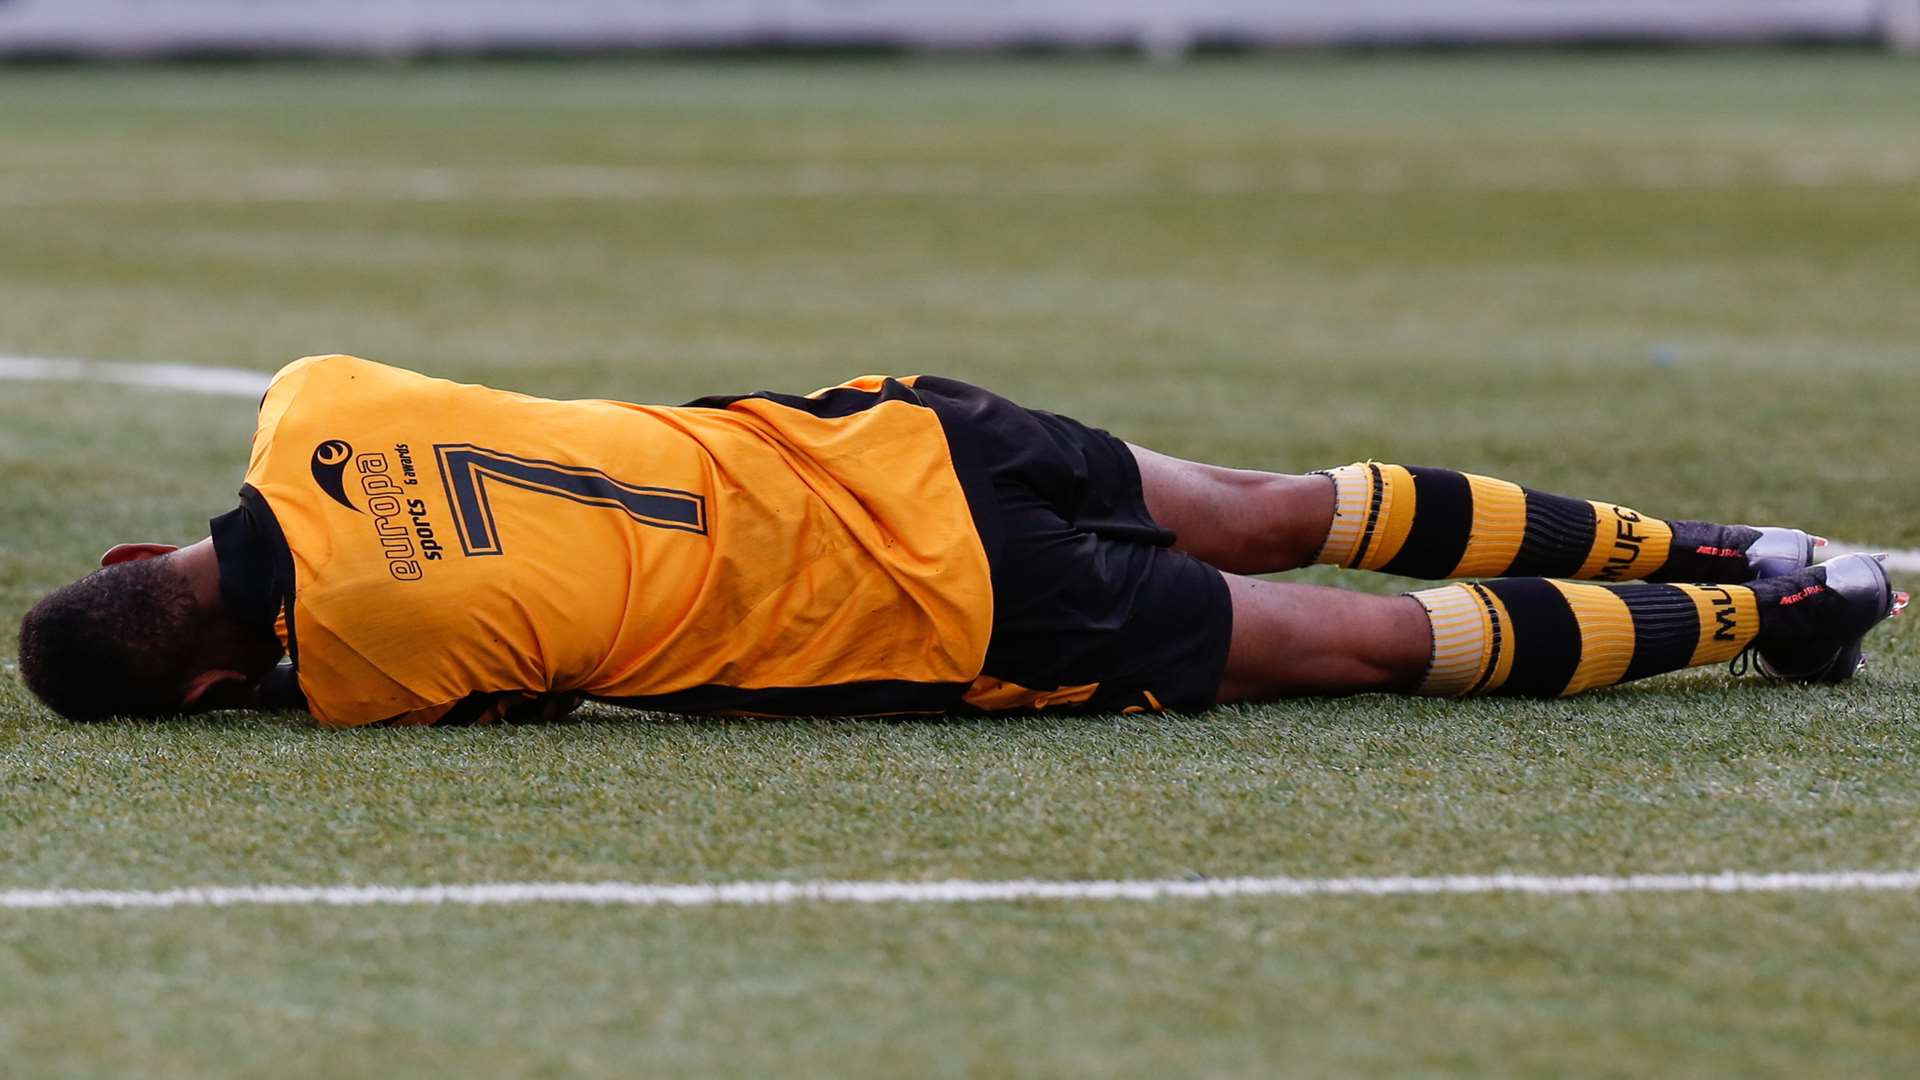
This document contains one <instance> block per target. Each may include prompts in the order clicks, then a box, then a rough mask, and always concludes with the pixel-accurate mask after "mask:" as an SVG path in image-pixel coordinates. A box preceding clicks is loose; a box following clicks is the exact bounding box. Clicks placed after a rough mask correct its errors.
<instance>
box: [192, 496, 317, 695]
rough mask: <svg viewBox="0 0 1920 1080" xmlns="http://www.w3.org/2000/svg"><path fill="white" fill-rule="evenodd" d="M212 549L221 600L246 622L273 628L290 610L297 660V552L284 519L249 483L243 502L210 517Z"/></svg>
mask: <svg viewBox="0 0 1920 1080" xmlns="http://www.w3.org/2000/svg"><path fill="white" fill-rule="evenodd" d="M207 526H208V529H209V531H210V533H211V535H212V536H213V555H214V559H215V561H216V562H218V563H219V565H220V602H221V603H222V604H224V605H225V606H226V608H227V610H228V611H229V612H231V613H232V614H233V615H234V617H235V618H237V619H239V620H240V621H241V622H242V623H245V624H246V625H248V626H254V627H260V628H263V629H265V630H266V631H267V632H268V633H273V632H274V623H275V621H276V620H277V619H278V618H279V616H280V614H281V612H283V611H284V612H285V613H286V616H287V653H288V655H289V656H291V657H293V658H294V660H295V662H296V663H297V662H298V660H299V653H298V652H296V651H295V650H294V643H293V555H292V553H291V552H290V551H288V549H287V541H286V538H285V537H284V536H283V535H282V534H281V532H280V522H279V521H278V520H277V519H276V518H275V517H274V516H273V510H272V509H271V508H269V507H268V506H267V501H266V500H265V499H264V498H262V497H261V496H260V493H259V492H258V491H256V490H254V488H253V486H252V485H251V484H247V485H242V486H241V488H240V505H239V506H236V507H234V508H233V509H232V510H229V511H227V512H226V513H224V514H221V515H220V516H219V517H216V518H214V519H212V520H211V521H209V522H207Z"/></svg>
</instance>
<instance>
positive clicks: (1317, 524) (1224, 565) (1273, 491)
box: [1127, 443, 1334, 574]
mask: <svg viewBox="0 0 1920 1080" xmlns="http://www.w3.org/2000/svg"><path fill="white" fill-rule="evenodd" d="M1127 448H1128V449H1129V450H1131V451H1132V452H1133V459H1134V462H1135V463H1136V464H1138V465H1139V466H1140V492H1141V496H1142V497H1143V498H1144V500H1145V502H1146V506H1147V513H1149V514H1151V515H1153V520H1155V521H1157V522H1159V523H1160V524H1161V525H1164V526H1166V527H1167V528H1168V529H1171V530H1173V532H1174V534H1175V535H1176V536H1177V537H1178V539H1177V540H1175V541H1174V547H1175V549H1177V550H1180V551H1184V552H1186V553H1187V554H1189V555H1192V556H1193V557H1194V558H1196V559H1199V560H1200V561H1201V562H1204V563H1207V564H1209V565H1212V566H1216V567H1218V568H1220V569H1222V570H1225V571H1227V572H1228V573H1232V574H1270V573H1277V572H1279V571H1281V570H1293V569H1296V568H1298V567H1302V566H1307V565H1309V564H1311V563H1312V562H1313V558H1314V556H1315V555H1316V554H1317V553H1318V552H1319V551H1320V549H1321V548H1322V547H1324V546H1326V542H1327V531H1328V529H1329V528H1330V527H1331V525H1332V523H1333V508H1334V482H1333V480H1332V479H1331V478H1330V477H1328V476H1326V475H1324V474H1319V473H1315V474H1310V475H1306V476H1295V475H1290V474H1286V473H1269V472H1256V471H1254V470H1252V469H1229V468H1225V467H1223V466H1219V465H1206V464H1202V463H1201V462H1197V461H1185V460H1182V459H1180V458H1177V457H1170V456H1168V455H1166V454H1162V453H1157V452H1155V451H1153V450H1148V449H1146V448H1145V447H1142V446H1134V445H1133V444H1131V443H1129V444H1127Z"/></svg>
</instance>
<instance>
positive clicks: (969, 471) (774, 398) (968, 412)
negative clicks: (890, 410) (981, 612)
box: [683, 375, 1024, 565]
mask: <svg viewBox="0 0 1920 1080" xmlns="http://www.w3.org/2000/svg"><path fill="white" fill-rule="evenodd" d="M922 388H925V389H926V390H927V394H926V395H925V396H924V397H923V396H922V395H921V394H920V392H919V391H920V390H921V389H922ZM751 398H758V399H760V400H762V401H771V402H773V403H774V404H776V405H785V406H786V407H788V408H790V409H798V410H800V411H801V412H804V413H807V414H808V415H810V416H817V417H819V418H821V419H823V420H837V419H839V418H841V417H845V416H853V415H855V414H857V413H862V412H865V411H867V410H868V409H871V408H873V407H874V406H876V405H879V404H881V403H882V402H887V401H904V402H906V403H908V404H910V405H915V406H918V407H920V408H924V409H928V410H930V411H931V412H932V413H933V414H934V416H936V417H938V418H939V420H940V430H941V433H942V434H944V435H945V436H946V437H947V452H948V453H949V454H951V455H952V457H953V471H954V474H955V475H956V476H958V477H959V478H960V489H961V491H963V492H965V493H966V496H967V511H968V512H969V513H970V514H971V515H972V517H973V527H974V529H975V530H977V531H978V532H979V533H980V543H981V545H982V546H983V547H985V548H986V550H987V561H988V562H989V563H990V564H994V565H998V562H999V559H1000V550H1001V547H1002V544H1003V540H1002V537H1003V533H1004V530H1003V529H1002V527H1001V524H1000V512H999V510H998V509H997V507H996V504H995V501H994V493H993V479H992V471H991V470H990V468H989V466H988V461H987V455H986V452H985V451H984V450H983V448H982V447H981V445H980V443H981V440H980V437H979V435H978V433H977V432H975V430H974V425H975V424H980V423H993V422H996V419H995V418H996V417H997V416H1001V415H1004V413H1003V410H1004V409H1006V408H1018V406H1014V405H1013V404H1012V403H1011V402H1008V401H1006V400H1005V399H1004V398H1000V397H998V396H996V395H994V394H991V393H988V392H987V391H985V390H981V389H980V388H979V387H976V386H972V385H969V384H967V383H963V382H959V381H957V380H954V379H943V378H939V377H937V376H933V375H922V376H920V377H918V378H916V379H915V380H914V385H913V386H908V385H907V384H906V383H903V382H901V381H900V380H898V379H886V380H883V381H882V382H881V384H880V389H879V390H859V389H855V388H853V387H848V386H837V387H834V388H833V389H831V390H828V391H827V392H825V393H823V394H821V395H820V396H819V397H806V396H803V395H800V394H776V393H774V392H772V391H770V390H762V391H760V392H758V393H754V394H731V395H719V396H714V397H703V398H695V399H694V400H692V401H689V402H687V403H686V405H685V406H683V407H684V408H688V409H724V408H726V407H728V406H730V405H732V404H734V403H735V402H738V401H746V400H748V399H751ZM1022 411H1024V410H1022Z"/></svg>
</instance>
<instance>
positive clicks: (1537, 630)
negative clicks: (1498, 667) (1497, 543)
mask: <svg viewBox="0 0 1920 1080" xmlns="http://www.w3.org/2000/svg"><path fill="white" fill-rule="evenodd" d="M1485 588H1486V589H1487V590H1488V591H1489V592H1492V593H1493V594H1494V595H1495V596H1498V597H1499V598H1500V603H1501V605H1502V606H1504V607H1505V608H1506V609H1507V618H1508V619H1509V620H1510V621H1511V629H1512V634H1513V673H1512V674H1511V675H1508V676H1507V681H1506V684H1505V685H1503V686H1502V687H1500V689H1499V690H1497V691H1495V693H1500V694H1519V695H1529V696H1534V697H1558V696H1559V695H1560V693H1561V691H1563V690H1565V689H1566V688H1567V683H1569V682H1571V681H1572V680H1573V673H1574V671H1576V670H1577V669H1578V668H1579V667H1580V651H1581V650H1580V620H1579V619H1578V618H1577V617H1576V616H1575V615H1574V613H1573V608H1572V607H1571V606H1569V605H1568V604H1567V598H1566V597H1565V596H1562V595H1561V593H1560V590H1559V589H1556V588H1554V587H1553V584H1552V583H1551V582H1547V581H1542V580H1540V579H1538V578H1506V579H1503V580H1500V581H1493V582H1488V583H1487V584H1486V586H1485Z"/></svg>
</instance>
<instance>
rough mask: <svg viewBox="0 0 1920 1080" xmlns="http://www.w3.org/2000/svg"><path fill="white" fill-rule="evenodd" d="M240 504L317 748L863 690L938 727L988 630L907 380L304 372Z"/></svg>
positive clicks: (973, 551)
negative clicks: (890, 690) (518, 378)
mask: <svg viewBox="0 0 1920 1080" xmlns="http://www.w3.org/2000/svg"><path fill="white" fill-rule="evenodd" d="M246 485H247V487H246V489H243V509H244V510H245V511H246V512H247V513H249V514H251V515H253V516H254V517H257V518H261V519H263V520H260V521H255V522H253V523H252V524H251V528H252V529H253V530H254V532H256V533H257V534H259V535H261V536H266V537H270V538H272V546H273V547H274V552H273V557H272V559H271V560H267V561H269V562H277V565H279V566H280V567H283V568H284V569H283V570H281V571H280V573H279V576H281V577H284V578H285V579H286V580H284V581H282V582H281V586H282V587H283V589H284V593H283V594H282V595H280V596H279V597H277V598H276V600H275V601H274V605H273V606H274V607H275V608H276V609H277V611H278V617H279V630H280V633H281V635H282V639H283V641H284V642H285V643H286V644H287V646H288V648H289V652H290V654H291V655H292V657H293V659H294V663H295V667H296V669H297V673H298V680H299V685H300V689H301V690H302V691H303V692H304V694H305V696H306V699H307V704H308V708H309V709H310V710H311V711H312V713H313V715H314V716H315V717H316V718H317V719H318V721H319V722H320V723H322V724H327V725H336V726H348V725H358V724H368V723H373V722H376V721H381V720H396V721H399V722H413V723H430V722H433V721H434V720H437V719H440V718H442V717H444V716H446V715H447V714H448V713H449V711H450V710H455V709H456V708H457V707H458V706H459V705H460V704H461V703H462V702H466V701H472V700H474V699H475V696H476V695H519V694H535V695H537V694H548V693H577V694H585V695H589V696H593V697H598V698H611V699H620V700H626V701H633V702H636V703H648V702H660V703H662V704H667V705H673V706H678V707H692V708H737V709H741V710H743V711H762V710H760V709H758V708H756V707H755V702H757V701H764V700H781V699H779V698H778V696H777V695H778V692H790V691H806V690H809V689H821V690H826V689H829V688H846V687H849V686H858V685H861V684H869V683H886V684H890V685H894V686H898V685H900V684H903V683H904V684H919V685H923V686H924V687H926V688H927V690H928V691H929V692H928V694H927V695H926V699H927V701H928V702H929V707H936V708H937V707H939V706H940V704H941V703H942V702H944V701H946V700H947V699H948V697H949V696H951V698H953V699H954V700H957V699H958V696H959V694H960V693H961V692H962V691H964V690H965V689H966V687H967V685H968V684H969V683H971V682H972V681H973V680H974V679H975V678H976V676H978V675H979V674H980V672H981V667H982V662H983V658H984V656H985V654H986V649H987V641H988V635H989V631H990V629H991V625H992V620H993V600H992V590H991V584H990V573H989V568H988V559H987V553H986V550H985V548H984V546H983V544H982V541H981V537H980V532H979V530H978V529H977V528H976V527H975V523H974V519H973V517H972V514H971V511H970V508H969V503H968V498H967V495H966V492H965V490H964V488H963V483H962V479H961V476H960V474H959V472H958V471H957V470H956V466H955V464H954V458H953V453H952V451H951V450H950V449H949V445H948V440H947V438H946V435H945V433H944V431H943V428H942V424H941V419H940V417H939V415H938V414H936V412H935V411H934V410H933V409H931V408H929V407H927V406H926V405H925V404H924V403H922V402H921V401H919V400H918V399H916V397H915V396H914V393H913V390H912V385H911V380H907V381H897V380H892V379H882V378H879V377H868V378H863V379H859V380H855V381H854V382H852V383H848V384H845V385H844V386H842V387H837V388H830V389H828V390H823V391H819V392H816V393H815V394H813V395H809V396H808V397H806V398H781V397H777V396H772V395H756V396H751V397H744V398H735V399H712V400H711V401H703V402H700V403H696V404H695V405H693V406H686V407H677V408H669V407H661V406H652V405H634V404H628V403H625V402H618V401H550V400H546V399H542V398H535V397H528V396H526V395H522V394H515V393H508V392H505V391H499V390H492V389H488V388H486V387H482V386H471V385H464V384H459V383H453V382H448V381H445V380H441V379H432V378H428V377H426V376H423V375H418V374H415V373H413V372H409V371H403V370H400V369H398V368H392V367H386V366H383V365H380V364H375V363H372V362H370V361H366V360H361V359H357V358H354V357H350V356H319V357H309V358H307V359H304V360H300V361H296V362H295V363H293V364H290V365H288V366H287V367H286V368H284V369H283V370H282V371H281V372H280V373H279V374H278V375H277V376H275V378H274V381H273V384H272V386H271V387H270V388H269V389H268V391H267V394H266V397H265V399H264V401H263V402H262V404H261V407H260V421H259V428H258V430H257V431H256V433H255V435H254V442H253V452H252V458H251V461H250V463H249V465H248V468H247V476H246ZM215 542H216V547H217V548H218V547H219V546H220V543H221V536H220V533H219V531H218V530H216V535H215ZM221 556H222V588H223V593H224V592H225V591H226V589H227V587H228V582H227V578H228V569H227V563H228V562H229V561H231V560H229V558H228V553H227V552H226V551H224V550H223V551H222V552H221ZM263 565H264V563H263ZM286 594H290V596H288V595H286ZM768 694H773V695H774V696H773V697H768V696H766V695H768ZM784 700H788V701H793V700H798V701H805V700H806V699H805V698H804V696H802V697H799V698H794V697H792V696H791V694H789V696H788V697H787V698H786V699H784ZM854 700H857V695H856V696H855V698H854ZM765 711H790V710H787V709H780V708H775V709H769V710H765ZM856 711H857V710H856Z"/></svg>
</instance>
